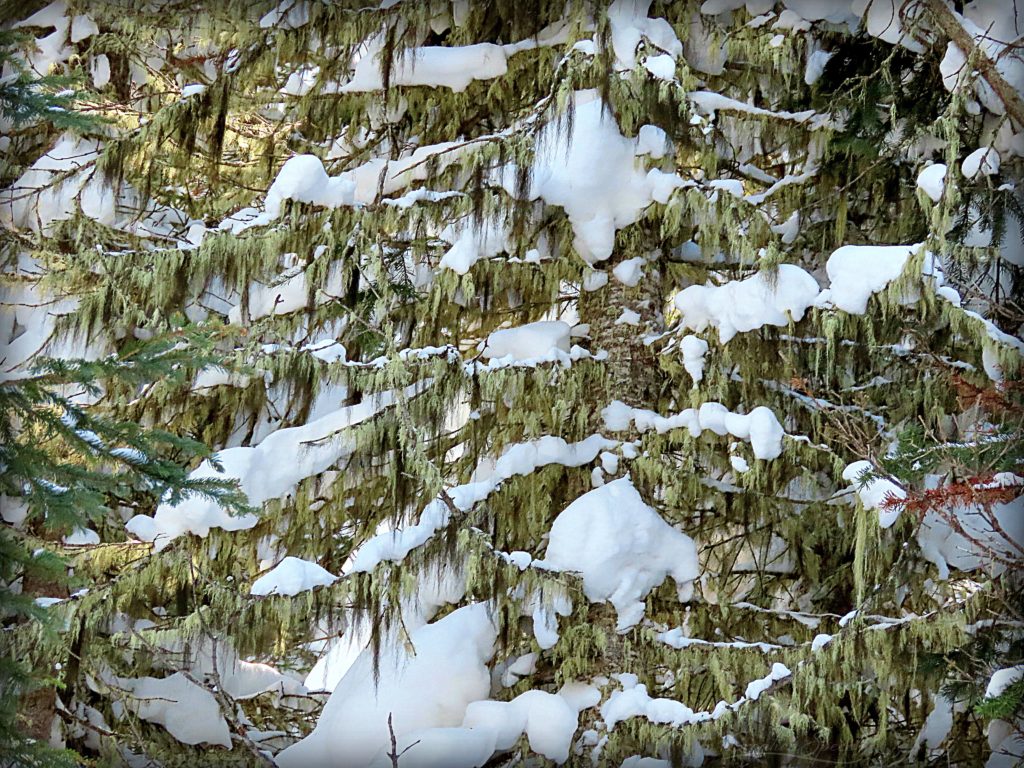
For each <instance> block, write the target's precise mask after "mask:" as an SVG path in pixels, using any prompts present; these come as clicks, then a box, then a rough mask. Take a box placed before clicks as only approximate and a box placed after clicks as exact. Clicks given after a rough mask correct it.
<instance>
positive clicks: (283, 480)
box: [125, 386, 417, 551]
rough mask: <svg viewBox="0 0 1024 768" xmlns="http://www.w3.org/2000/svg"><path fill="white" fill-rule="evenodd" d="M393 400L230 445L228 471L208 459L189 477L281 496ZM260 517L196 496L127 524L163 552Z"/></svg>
mask: <svg viewBox="0 0 1024 768" xmlns="http://www.w3.org/2000/svg"><path fill="white" fill-rule="evenodd" d="M416 389H417V388H416V387H415V386H412V387H409V388H407V390H406V396H412V395H413V394H415V393H416ZM393 401H394V393H393V392H384V393H382V394H379V395H376V396H374V397H369V398H367V399H366V400H364V401H363V402H361V403H358V404H356V405H353V406H349V407H347V408H339V409H338V410H337V411H335V412H334V413H331V414H328V415H327V416H324V417H323V418H320V419H316V420H314V421H311V422H309V423H308V424H304V425H303V426H301V427H290V428H287V429H279V430H277V431H276V432H273V433H271V434H270V435H268V436H267V437H266V438H265V439H264V440H263V441H262V442H261V443H260V444H259V445H257V446H240V447H237V448H228V449H226V450H223V451H220V452H219V453H217V457H216V458H217V461H219V462H220V464H221V465H222V467H223V472H219V471H218V470H217V469H216V468H215V467H214V466H213V464H211V463H210V462H209V461H204V462H203V463H202V464H200V465H199V467H197V468H196V469H195V470H194V471H193V472H192V473H191V474H190V475H189V477H190V478H193V479H195V478H219V479H232V478H234V479H237V480H239V481H240V484H241V488H242V491H243V492H244V493H245V495H246V497H247V498H248V500H249V503H250V504H251V505H253V506H256V505H259V504H262V503H263V502H265V501H269V500H270V499H276V498H278V497H280V496H284V495H285V494H287V493H289V492H291V491H292V490H293V489H294V488H295V486H296V485H297V484H298V483H299V482H301V481H302V480H304V479H306V478H307V477H312V476H313V475H317V474H320V473H321V472H323V471H324V470H326V469H328V468H329V467H330V466H331V465H332V464H334V463H335V462H336V461H338V460H339V459H340V458H342V457H343V456H347V455H348V454H349V453H350V452H351V450H352V445H351V443H350V442H349V441H347V440H343V439H338V438H336V437H335V433H337V432H339V431H340V430H342V429H345V428H346V427H350V426H352V425H353V424H357V423H359V422H361V421H365V420H366V419H368V418H371V417H372V416H374V415H375V414H377V413H378V412H380V411H381V410H383V409H384V408H386V407H388V406H390V405H391V404H392V402H393ZM258 519H259V518H257V516H256V515H253V514H245V515H234V516H233V515H231V514H229V513H228V512H227V511H226V510H224V508H222V507H221V506H220V504H218V503H217V502H216V501H213V500H211V499H207V498H203V497H199V496H191V497H189V498H186V499H183V500H182V501H180V502H179V503H177V504H173V505H172V504H167V503H163V504H160V505H159V506H158V507H157V509H156V513H155V514H154V515H153V516H152V517H149V516H148V515H136V516H135V517H133V518H132V519H131V520H129V521H128V522H127V524H126V525H125V528H126V529H127V530H128V532H129V533H131V534H132V535H133V536H136V537H137V538H139V539H140V540H142V541H151V542H153V545H154V547H155V548H156V549H157V550H158V551H159V550H162V549H163V548H164V547H166V546H168V545H169V544H170V543H171V542H172V541H173V540H174V539H176V538H177V537H178V536H181V535H183V534H185V533H193V534H196V535H197V536H207V535H208V534H209V532H210V529H211V528H223V529H224V530H226V531H240V530H247V529H249V528H252V527H253V526H254V525H256V523H257V522H258Z"/></svg>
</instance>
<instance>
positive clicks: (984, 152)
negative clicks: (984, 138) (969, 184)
mask: <svg viewBox="0 0 1024 768" xmlns="http://www.w3.org/2000/svg"><path fill="white" fill-rule="evenodd" d="M960 171H961V173H963V175H964V178H965V179H973V178H974V177H975V176H977V175H978V173H979V172H980V173H981V174H982V175H984V176H994V175H995V174H997V173H999V153H998V152H996V151H995V150H994V149H992V148H991V147H979V148H978V149H976V150H974V151H973V152H971V154H969V155H968V156H967V157H965V158H964V162H963V165H961V166H960Z"/></svg>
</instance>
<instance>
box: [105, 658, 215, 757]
mask: <svg viewBox="0 0 1024 768" xmlns="http://www.w3.org/2000/svg"><path fill="white" fill-rule="evenodd" d="M113 682H114V684H115V685H116V687H117V688H118V689H120V690H119V691H118V693H119V694H121V695H123V696H124V706H125V707H127V708H128V709H130V710H131V711H133V712H134V713H135V714H136V715H137V716H138V717H140V718H141V719H143V720H148V721H150V722H152V723H156V724H157V725H162V726H163V727H164V728H166V729H167V732H168V733H170V734H171V736H173V737H174V738H176V739H177V740H178V741H180V742H182V743H183V744H212V745H217V746H221V747H227V748H228V749H230V748H231V734H230V732H229V731H228V724H227V723H226V722H225V720H224V717H223V716H222V715H221V712H220V705H219V704H218V703H217V700H216V699H215V698H214V697H213V694H212V693H210V692H209V691H207V690H205V689H204V688H200V687H199V686H198V685H196V684H195V683H193V682H192V681H190V680H188V679H187V678H186V677H185V676H184V675H183V674H181V673H180V672H176V673H175V674H173V675H170V676H169V677H163V678H155V677H139V678H125V677H115V678H114V680H113Z"/></svg>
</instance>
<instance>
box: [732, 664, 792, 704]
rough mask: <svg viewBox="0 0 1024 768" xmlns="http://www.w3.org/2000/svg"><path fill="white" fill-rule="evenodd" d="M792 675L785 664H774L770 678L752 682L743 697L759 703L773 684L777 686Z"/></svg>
mask: <svg viewBox="0 0 1024 768" xmlns="http://www.w3.org/2000/svg"><path fill="white" fill-rule="evenodd" d="M791 674H792V673H791V672H790V671H789V669H787V668H786V665H785V664H780V663H778V662H775V663H774V664H772V671H771V672H770V673H769V674H768V676H767V677H763V678H761V679H759V680H752V681H751V682H750V683H749V684H748V685H747V690H746V692H745V693H744V694H743V695H744V696H745V697H746V698H748V699H750V700H751V701H757V700H758V699H759V698H761V694H762V693H764V692H765V691H767V690H768V689H769V688H771V687H772V685H773V684H775V683H776V682H778V681H779V680H784V679H785V678H787V677H789V676H790V675H791Z"/></svg>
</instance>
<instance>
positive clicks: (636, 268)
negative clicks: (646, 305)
mask: <svg viewBox="0 0 1024 768" xmlns="http://www.w3.org/2000/svg"><path fill="white" fill-rule="evenodd" d="M643 268H644V259H643V257H640V256H637V257H636V258H633V259H626V260H625V261H620V262H619V263H618V264H616V265H615V268H614V269H612V275H614V276H615V279H616V280H618V281H619V282H620V283H622V284H623V285H624V286H626V287H627V288H634V287H636V286H637V285H638V284H639V283H640V278H642V277H643V275H644V273H643Z"/></svg>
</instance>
